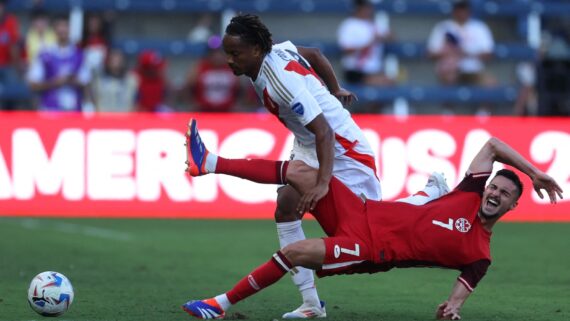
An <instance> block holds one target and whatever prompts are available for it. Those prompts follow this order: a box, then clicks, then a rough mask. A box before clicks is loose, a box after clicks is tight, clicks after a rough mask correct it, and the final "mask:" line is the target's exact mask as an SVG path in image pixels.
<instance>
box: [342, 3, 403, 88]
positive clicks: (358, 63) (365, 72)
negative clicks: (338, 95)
mask: <svg viewBox="0 0 570 321" xmlns="http://www.w3.org/2000/svg"><path fill="white" fill-rule="evenodd" d="M390 37H391V36H390V32H389V30H388V27H387V25H385V26H382V25H380V24H376V23H375V22H374V5H373V4H372V3H371V2H370V1H368V0H355V1H354V12H353V14H352V17H349V18H347V19H345V20H344V21H343V22H342V23H341V25H340V27H339V29H338V44H339V46H340V48H341V49H342V52H343V57H342V61H341V62H342V66H343V68H344V78H345V80H346V82H348V83H351V84H364V85H372V86H383V85H389V84H392V83H393V81H392V80H391V79H389V78H388V77H386V76H385V74H384V73H383V72H382V69H383V66H382V60H383V50H384V46H383V43H384V42H385V41H387V40H388V39H389V38H390Z"/></svg>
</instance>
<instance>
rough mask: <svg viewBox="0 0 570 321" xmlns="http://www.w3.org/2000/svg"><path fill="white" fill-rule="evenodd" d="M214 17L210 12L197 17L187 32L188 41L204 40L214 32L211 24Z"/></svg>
mask: <svg viewBox="0 0 570 321" xmlns="http://www.w3.org/2000/svg"><path fill="white" fill-rule="evenodd" d="M213 23H214V18H213V17H212V15H211V14H207V13H206V14H204V15H202V16H201V17H200V18H199V19H198V22H197V23H196V25H195V26H194V28H192V30H190V33H188V41H191V42H206V41H207V40H208V39H209V38H210V36H212V34H213V33H214V32H213V31H212V25H213Z"/></svg>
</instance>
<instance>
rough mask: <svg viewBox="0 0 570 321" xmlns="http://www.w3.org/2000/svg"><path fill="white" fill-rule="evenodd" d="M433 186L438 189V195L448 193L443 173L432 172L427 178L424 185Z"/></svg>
mask: <svg viewBox="0 0 570 321" xmlns="http://www.w3.org/2000/svg"><path fill="white" fill-rule="evenodd" d="M429 186H435V187H437V189H438V190H439V196H438V197H442V196H443V195H445V194H447V193H449V186H447V180H446V179H445V176H443V173H437V172H433V173H431V175H430V176H429V178H428V182H427V184H426V187H429Z"/></svg>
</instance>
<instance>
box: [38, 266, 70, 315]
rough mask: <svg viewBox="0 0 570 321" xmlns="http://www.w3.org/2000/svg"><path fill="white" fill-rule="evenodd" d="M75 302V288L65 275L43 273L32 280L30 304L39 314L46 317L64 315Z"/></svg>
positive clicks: (49, 272) (50, 272)
mask: <svg viewBox="0 0 570 321" xmlns="http://www.w3.org/2000/svg"><path fill="white" fill-rule="evenodd" d="M71 302H73V287H72V286H71V282H69V279H68V278H66V277H65V275H63V274H61V273H58V272H52V271H47V272H42V273H40V274H38V275H36V277H34V279H33V280H32V283H30V288H29V289H28V303H30V307H32V309H33V310H34V311H36V312H37V313H39V314H41V315H43V316H46V317H55V316H58V315H62V314H64V313H65V311H67V309H69V306H70V305H71Z"/></svg>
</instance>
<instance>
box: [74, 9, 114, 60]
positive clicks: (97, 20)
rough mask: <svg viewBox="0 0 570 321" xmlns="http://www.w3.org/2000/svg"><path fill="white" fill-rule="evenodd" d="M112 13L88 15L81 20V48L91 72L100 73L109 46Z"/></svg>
mask: <svg viewBox="0 0 570 321" xmlns="http://www.w3.org/2000/svg"><path fill="white" fill-rule="evenodd" d="M111 20H112V13H107V14H105V15H104V14H101V13H88V14H87V15H86V16H85V19H84V20H83V21H84V23H83V34H82V36H81V47H82V48H83V52H84V54H85V61H86V62H87V64H88V65H89V66H90V68H91V70H94V71H100V70H101V69H102V68H103V62H104V60H105V56H106V55H107V51H108V50H109V46H110V44H111Z"/></svg>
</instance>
